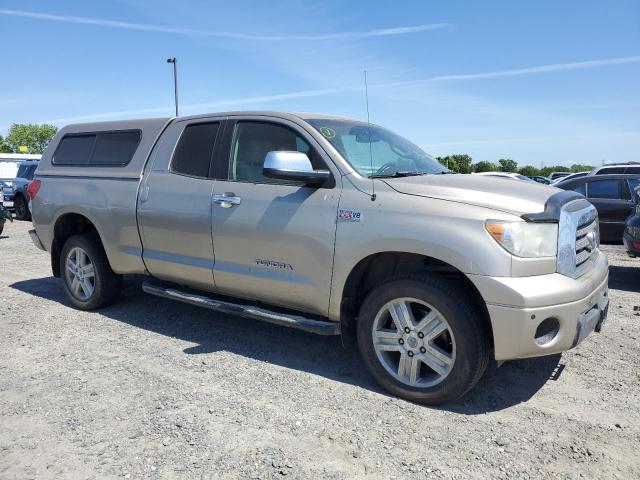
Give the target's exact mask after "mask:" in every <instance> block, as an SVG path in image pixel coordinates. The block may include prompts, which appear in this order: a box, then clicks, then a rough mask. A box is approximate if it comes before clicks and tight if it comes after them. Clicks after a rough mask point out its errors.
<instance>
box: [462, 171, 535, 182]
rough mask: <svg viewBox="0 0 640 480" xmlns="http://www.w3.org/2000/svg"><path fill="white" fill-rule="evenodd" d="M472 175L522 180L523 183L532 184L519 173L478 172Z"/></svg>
mask: <svg viewBox="0 0 640 480" xmlns="http://www.w3.org/2000/svg"><path fill="white" fill-rule="evenodd" d="M474 175H484V176H487V177H499V178H509V179H511V180H523V181H525V182H533V180H531V179H530V178H529V177H526V176H524V175H520V174H519V173H510V172H479V173H474Z"/></svg>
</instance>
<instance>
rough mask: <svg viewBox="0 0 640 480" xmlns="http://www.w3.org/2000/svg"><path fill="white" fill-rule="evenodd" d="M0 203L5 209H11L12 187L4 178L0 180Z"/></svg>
mask: <svg viewBox="0 0 640 480" xmlns="http://www.w3.org/2000/svg"><path fill="white" fill-rule="evenodd" d="M0 205H2V206H3V207H4V208H5V209H7V210H10V209H13V188H11V184H10V183H9V182H7V181H4V180H0Z"/></svg>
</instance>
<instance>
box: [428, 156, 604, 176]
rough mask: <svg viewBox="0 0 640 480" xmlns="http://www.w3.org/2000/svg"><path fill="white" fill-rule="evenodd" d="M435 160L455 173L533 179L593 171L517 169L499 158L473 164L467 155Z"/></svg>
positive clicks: (560, 167)
mask: <svg viewBox="0 0 640 480" xmlns="http://www.w3.org/2000/svg"><path fill="white" fill-rule="evenodd" d="M436 159H437V160H438V161H439V162H440V163H441V164H442V165H444V166H445V167H447V168H448V169H449V170H452V171H454V172H457V173H480V172H510V173H519V174H521V175H526V176H527V177H533V176H536V175H541V176H543V177H547V176H549V174H550V173H551V172H584V171H588V170H591V169H593V166H592V165H580V164H578V163H574V164H573V165H571V166H570V167H565V166H564V165H553V166H548V167H543V168H536V167H533V166H531V165H525V166H523V167H518V162H516V161H515V160H512V159H510V158H501V159H500V160H498V163H492V162H487V161H485V160H482V161H480V162H476V163H473V159H472V158H471V157H470V156H469V155H464V154H459V155H447V156H446V157H436Z"/></svg>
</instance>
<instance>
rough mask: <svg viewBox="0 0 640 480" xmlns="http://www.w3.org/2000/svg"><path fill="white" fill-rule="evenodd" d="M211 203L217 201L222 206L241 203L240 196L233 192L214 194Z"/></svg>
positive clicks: (233, 205)
mask: <svg viewBox="0 0 640 480" xmlns="http://www.w3.org/2000/svg"><path fill="white" fill-rule="evenodd" d="M213 203H217V204H218V205H220V206H221V207H222V208H230V207H235V206H236V205H240V204H241V203H242V198H240V197H237V196H236V195H235V193H229V192H227V193H224V194H222V195H214V196H213Z"/></svg>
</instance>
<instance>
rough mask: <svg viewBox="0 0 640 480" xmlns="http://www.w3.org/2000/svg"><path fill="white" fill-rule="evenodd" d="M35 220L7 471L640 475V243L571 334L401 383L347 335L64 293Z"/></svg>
mask: <svg viewBox="0 0 640 480" xmlns="http://www.w3.org/2000/svg"><path fill="white" fill-rule="evenodd" d="M28 228H30V224H29V223H24V222H14V223H13V224H7V225H6V228H5V232H4V234H3V236H0V331H1V332H2V336H1V337H0V478H2V479H13V478H20V479H24V478H56V479H59V478H112V477H113V478H197V479H218V478H220V479H227V478H261V479H262V478H280V477H283V476H287V477H290V478H333V479H342V478H345V479H346V478H394V477H395V478H512V477H517V478H534V477H535V478H540V477H542V476H545V477H547V478H582V477H585V478H630V479H631V478H640V458H639V455H638V454H639V453H640V450H639V446H640V399H639V395H640V388H639V386H640V368H639V366H640V346H639V341H640V338H639V337H640V312H634V309H633V307H634V306H635V305H640V259H630V258H628V257H627V256H626V255H625V253H624V251H623V249H622V247H620V246H605V247H603V248H604V250H605V252H606V253H607V255H608V257H609V260H610V262H611V280H610V286H611V291H610V298H611V307H610V315H609V321H608V324H607V325H606V328H605V330H604V332H603V333H601V334H594V335H591V336H590V337H588V338H587V339H586V340H585V342H584V343H583V344H581V345H580V346H579V347H578V348H577V349H575V350H573V351H570V352H568V353H565V354H563V355H562V356H559V355H558V356H553V357H546V358H540V359H532V360H523V361H514V362H508V363H505V364H504V365H503V366H502V367H500V368H496V367H495V365H494V366H492V367H490V369H489V371H488V372H487V374H486V375H485V377H484V378H483V379H482V380H481V382H480V384H479V385H478V386H477V387H476V389H475V390H474V391H473V392H471V394H469V395H468V396H467V397H465V398H464V399H463V401H462V402H461V403H459V404H457V405H452V406H448V407H444V408H427V407H424V406H420V405H414V404H412V403H409V402H406V401H403V400H399V399H397V398H393V397H390V396H388V395H387V394H385V393H384V392H383V391H381V390H380V389H379V388H378V387H377V386H376V385H375V384H374V383H373V382H372V380H371V379H370V378H369V377H368V376H367V375H366V373H365V372H364V368H363V366H362V365H361V363H360V360H359V358H358V356H357V354H356V353H355V352H353V351H349V350H345V349H343V348H342V346H341V343H340V339H339V338H325V337H319V336H313V335H310V334H306V333H303V332H297V331H293V330H288V329H286V328H281V327H277V326H273V325H268V324H264V323H260V322H256V321H251V320H245V319H240V318H234V317H231V316H228V315H222V314H215V313H213V312H209V311H205V310H201V309H198V308H196V307H191V306H188V305H183V304H178V303H174V302H171V301H169V300H163V299H158V298H155V297H150V296H146V295H145V294H144V293H142V291H141V289H140V280H139V279H136V278H133V279H128V280H127V281H126V283H125V290H124V294H123V298H122V300H121V301H120V302H119V303H118V304H116V305H114V306H112V307H109V308H107V309H105V310H103V311H101V312H99V313H97V312H93V313H89V312H80V311H77V310H74V309H72V308H70V306H69V304H68V302H67V300H66V299H65V296H64V293H63V290H62V286H61V284H60V283H59V281H58V280H57V279H54V278H53V277H52V276H51V270H50V267H49V257H48V255H47V254H46V253H44V252H40V251H39V250H36V249H35V247H33V246H32V245H31V242H30V240H29V238H28V235H27V229H28Z"/></svg>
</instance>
